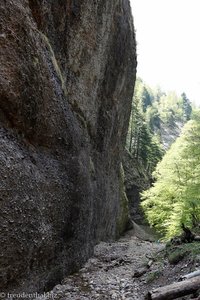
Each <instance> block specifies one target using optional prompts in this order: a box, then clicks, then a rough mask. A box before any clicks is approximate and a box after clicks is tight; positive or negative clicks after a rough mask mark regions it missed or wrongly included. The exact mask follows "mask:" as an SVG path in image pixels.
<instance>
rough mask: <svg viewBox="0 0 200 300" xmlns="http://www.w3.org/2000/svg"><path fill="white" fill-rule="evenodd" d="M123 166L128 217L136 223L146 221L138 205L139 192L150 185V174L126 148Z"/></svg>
mask: <svg viewBox="0 0 200 300" xmlns="http://www.w3.org/2000/svg"><path fill="white" fill-rule="evenodd" d="M123 168H124V174H125V180H124V183H125V190H126V195H127V198H128V204H129V213H130V217H131V219H132V220H133V221H135V222H137V223H138V224H143V223H146V221H145V220H144V214H143V212H142V210H141V207H140V202H141V199H140V193H141V192H142V191H144V190H146V189H147V188H149V187H150V185H151V184H152V175H151V174H149V173H148V172H147V171H146V170H145V168H144V166H143V164H142V162H140V161H138V160H136V159H135V158H134V157H133V156H132V155H131V154H130V152H129V151H128V150H127V149H125V151H124V155H123Z"/></svg>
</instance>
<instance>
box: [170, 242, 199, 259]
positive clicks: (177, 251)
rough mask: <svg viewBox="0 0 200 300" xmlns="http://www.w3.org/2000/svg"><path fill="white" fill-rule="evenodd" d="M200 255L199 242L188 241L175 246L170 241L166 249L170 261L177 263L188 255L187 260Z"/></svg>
mask: <svg viewBox="0 0 200 300" xmlns="http://www.w3.org/2000/svg"><path fill="white" fill-rule="evenodd" d="M198 255H200V247H199V242H193V243H186V244H181V245H178V246H174V245H173V244H172V243H171V242H168V243H167V245H166V250H165V257H166V258H167V259H168V261H169V263H171V264H177V263H178V262H179V261H180V260H182V259H184V258H186V257H187V260H189V258H190V259H192V260H195V258H196V257H197V256H198Z"/></svg>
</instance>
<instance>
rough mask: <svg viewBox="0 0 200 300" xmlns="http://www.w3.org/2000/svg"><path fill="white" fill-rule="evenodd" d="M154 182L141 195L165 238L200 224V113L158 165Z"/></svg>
mask: <svg viewBox="0 0 200 300" xmlns="http://www.w3.org/2000/svg"><path fill="white" fill-rule="evenodd" d="M154 177H155V183H154V185H153V186H152V187H151V188H150V189H149V190H147V191H145V192H143V193H142V199H143V202H142V207H143V209H144V212H145V214H146V217H147V219H148V221H149V223H150V224H151V225H152V226H153V227H155V228H156V229H157V230H158V231H159V232H161V233H162V234H163V235H164V236H165V238H166V239H169V238H171V237H173V236H174V235H176V234H179V233H180V232H181V224H182V223H184V224H185V225H187V226H189V227H194V226H197V224H198V223H199V222H200V114H199V112H197V111H196V112H195V114H194V119H193V120H191V121H189V122H188V123H187V124H186V125H185V126H184V128H183V130H182V134H181V136H180V137H179V138H178V139H177V140H176V142H175V143H174V144H173V145H172V146H171V148H170V149H169V150H168V151H167V153H166V154H165V155H164V157H163V159H162V161H161V162H159V163H158V165H157V167H156V170H155V172H154Z"/></svg>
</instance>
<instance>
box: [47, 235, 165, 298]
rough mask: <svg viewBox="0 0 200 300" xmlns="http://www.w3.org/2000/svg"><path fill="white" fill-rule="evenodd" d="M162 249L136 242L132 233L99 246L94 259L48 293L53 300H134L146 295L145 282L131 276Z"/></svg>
mask: <svg viewBox="0 0 200 300" xmlns="http://www.w3.org/2000/svg"><path fill="white" fill-rule="evenodd" d="M163 247H164V245H163V244H160V243H156V242H150V241H144V240H141V239H139V238H137V237H136V236H135V234H134V232H133V231H130V232H128V233H127V234H126V235H125V236H124V237H122V238H121V239H119V240H118V241H115V242H110V243H105V242H101V243H100V244H98V245H97V246H96V247H95V251H94V256H93V257H92V258H91V259H89V260H88V262H87V263H86V264H85V266H84V267H83V268H82V269H81V270H80V271H79V272H78V273H76V274H73V275H71V276H69V277H67V278H65V279H64V280H63V281H62V283H61V284H59V285H57V286H55V288H54V289H53V290H52V291H51V295H52V298H54V299H66V300H68V299H74V300H79V299H80V300H83V299H85V300H86V299H102V300H104V299H118V300H120V299H132V300H133V299H137V300H140V299H141V300H142V299H144V296H145V294H146V292H147V289H146V287H145V286H146V279H145V278H144V277H145V276H143V277H140V278H135V277H134V273H135V271H137V270H138V269H139V268H141V267H142V266H144V265H146V264H147V263H148V262H149V261H150V260H151V259H152V257H153V256H155V255H156V253H158V252H160V251H161V250H162V249H163Z"/></svg>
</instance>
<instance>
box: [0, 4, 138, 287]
mask: <svg viewBox="0 0 200 300" xmlns="http://www.w3.org/2000/svg"><path fill="white" fill-rule="evenodd" d="M0 54H1V55H0V139H1V143H0V208H1V214H0V236H1V249H0V269H1V274H0V290H1V291H5V292H6V291H9V292H11V291H27V292H30V291H42V290H48V289H50V288H51V287H52V286H53V285H54V284H55V283H57V282H59V280H60V279H61V278H63V276H64V275H66V274H69V273H70V272H74V271H76V270H77V269H78V268H79V267H80V266H81V264H82V263H83V262H84V261H85V260H86V259H87V258H88V257H89V256H90V255H91V254H92V251H93V245H94V243H95V242H97V241H98V240H102V239H104V240H105V239H110V238H114V237H115V236H116V231H117V226H116V224H117V220H118V217H119V216H121V214H122V211H121V209H122V208H120V190H121V189H120V180H121V179H120V177H121V176H120V162H121V153H122V149H123V146H124V141H125V136H126V131H127V126H128V120H129V114H130V108H131V99H132V93H133V87H134V81H135V70H136V50H135V39H134V29H133V24H132V16H131V13H130V5H129V1H128V0H95V1H91V0H84V1H83V0H79V1H77V0H42V1H41V0H29V1H28V0H17V1H16V0H1V2H0Z"/></svg>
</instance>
